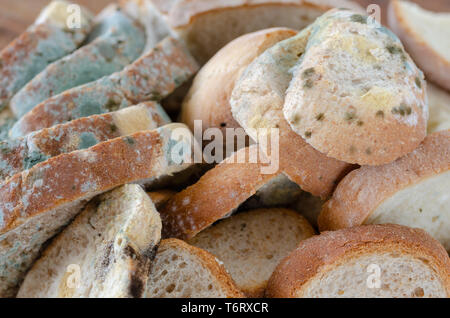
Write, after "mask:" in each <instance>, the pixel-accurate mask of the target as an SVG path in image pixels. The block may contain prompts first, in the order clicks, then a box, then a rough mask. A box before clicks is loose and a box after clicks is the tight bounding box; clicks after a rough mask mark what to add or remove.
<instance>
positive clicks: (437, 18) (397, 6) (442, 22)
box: [388, 0, 450, 90]
mask: <svg viewBox="0 0 450 318" xmlns="http://www.w3.org/2000/svg"><path fill="white" fill-rule="evenodd" d="M388 24H389V27H390V28H392V30H393V31H394V32H395V33H396V34H397V35H398V36H399V37H400V39H401V40H402V42H403V43H404V44H405V47H406V49H407V50H408V52H409V54H411V56H412V57H413V59H414V61H416V63H417V64H418V65H419V67H420V68H421V69H422V70H423V71H424V72H425V75H426V76H427V78H428V79H430V80H431V81H433V82H435V83H437V84H439V85H441V86H442V87H444V88H446V89H448V90H450V13H448V12H440V13H436V12H431V11H427V10H425V9H423V8H421V7H420V6H419V5H417V4H415V3H412V2H409V1H399V0H393V1H391V2H390V6H389V8H388Z"/></svg>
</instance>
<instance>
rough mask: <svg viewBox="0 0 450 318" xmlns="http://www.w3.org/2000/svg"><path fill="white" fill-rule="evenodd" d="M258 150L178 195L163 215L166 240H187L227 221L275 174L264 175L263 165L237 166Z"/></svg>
mask: <svg viewBox="0 0 450 318" xmlns="http://www.w3.org/2000/svg"><path fill="white" fill-rule="evenodd" d="M257 153H258V147H257V146H255V145H253V146H250V147H248V148H243V149H241V150H239V151H238V152H236V153H234V154H233V155H232V156H230V157H229V158H227V159H226V160H224V161H223V162H222V163H220V164H219V165H218V166H216V167H215V168H213V169H212V170H210V171H208V172H207V173H206V174H205V175H204V176H203V177H202V178H201V179H200V180H199V181H198V182H197V183H196V184H194V185H192V186H190V187H188V188H187V189H185V190H183V191H181V192H180V193H178V194H177V195H175V196H174V197H173V198H172V199H171V200H170V201H169V202H168V203H167V204H166V205H165V206H164V207H163V208H162V210H161V211H160V212H161V219H162V221H163V238H170V237H175V238H180V239H183V240H188V239H190V238H192V237H194V236H195V235H196V234H197V233H199V232H200V231H202V230H203V229H205V228H207V227H208V226H210V225H211V224H213V223H214V222H216V221H218V220H220V219H222V218H224V217H225V216H227V215H228V214H230V213H232V212H233V211H234V210H235V209H237V208H238V207H239V205H240V204H241V203H243V202H244V201H245V200H247V199H248V198H249V197H251V196H252V195H254V194H255V193H256V191H257V190H258V189H259V188H260V187H262V186H263V185H264V184H265V183H267V181H269V180H270V179H272V178H273V177H275V176H276V174H262V173H261V167H263V164H261V163H249V161H248V160H246V161H245V163H235V162H236V161H237V160H236V159H237V158H239V157H240V156H243V155H245V156H246V158H249V155H252V156H254V155H255V154H257Z"/></svg>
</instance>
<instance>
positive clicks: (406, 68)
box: [283, 9, 428, 165]
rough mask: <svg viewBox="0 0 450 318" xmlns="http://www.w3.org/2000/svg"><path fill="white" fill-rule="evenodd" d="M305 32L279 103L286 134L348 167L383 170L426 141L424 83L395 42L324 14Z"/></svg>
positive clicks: (336, 13)
mask: <svg viewBox="0 0 450 318" xmlns="http://www.w3.org/2000/svg"><path fill="white" fill-rule="evenodd" d="M309 28H311V30H310V32H309V34H308V35H307V36H308V38H307V44H306V49H305V51H304V52H303V54H302V55H301V57H300V59H298V58H297V60H298V62H297V64H296V65H295V69H294V70H292V80H291V82H290V84H289V88H288V89H287V90H286V95H285V100H284V106H283V113H284V117H285V118H286V120H287V121H288V122H289V124H290V127H291V128H292V129H293V130H294V131H295V132H296V133H297V134H299V135H300V136H302V137H303V138H304V139H305V140H306V142H307V143H308V144H310V145H311V146H312V147H314V148H315V149H316V150H318V151H320V152H321V153H323V154H325V155H326V156H328V157H331V158H336V159H338V160H341V161H344V162H348V163H352V164H359V165H381V164H386V163H389V162H392V161H394V160H396V159H398V158H400V157H401V156H404V155H406V154H407V153H410V152H411V151H413V150H414V149H415V148H417V147H418V145H419V144H420V143H421V142H422V140H423V139H424V138H425V136H426V125H427V120H428V104H427V98H426V87H425V86H426V83H425V81H424V79H423V73H422V72H421V71H420V70H419V69H418V68H417V66H416V65H415V64H414V62H413V61H412V60H411V58H410V57H409V55H408V54H407V53H406V52H405V51H404V49H403V45H402V43H401V42H400V40H399V39H398V38H397V37H396V36H395V35H394V34H393V33H392V32H391V31H389V30H388V29H386V28H385V27H383V26H381V25H380V24H378V23H377V22H372V21H371V20H370V19H369V17H367V16H365V15H361V14H358V13H355V12H353V11H350V10H338V9H335V10H331V11H329V12H327V13H326V14H324V15H323V16H321V17H320V18H318V19H317V20H316V21H315V22H314V23H313V24H312V25H311V26H310V27H309ZM288 41H289V40H288ZM292 41H294V40H292ZM299 41H304V39H303V38H301V35H299ZM285 43H286V46H287V44H288V42H285Z"/></svg>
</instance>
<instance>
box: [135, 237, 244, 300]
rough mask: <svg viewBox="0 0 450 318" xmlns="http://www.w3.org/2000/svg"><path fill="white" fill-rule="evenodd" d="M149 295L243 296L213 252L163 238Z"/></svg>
mask: <svg viewBox="0 0 450 318" xmlns="http://www.w3.org/2000/svg"><path fill="white" fill-rule="evenodd" d="M144 297H145V298H242V297H243V295H242V293H241V292H240V291H239V289H238V288H237V287H236V285H235V283H234V282H233V280H232V279H231V277H230V276H229V275H228V273H227V272H226V270H225V268H224V267H223V265H221V263H220V261H218V260H217V259H216V258H215V257H214V256H213V255H211V254H210V253H208V252H206V251H205V250H202V249H200V248H197V247H194V246H191V245H189V244H186V243H185V242H183V241H180V240H177V239H168V240H163V241H161V245H160V246H159V248H158V253H157V254H156V257H155V260H154V262H153V264H152V269H151V272H150V276H149V278H148V281H147V287H146V289H145V293H144Z"/></svg>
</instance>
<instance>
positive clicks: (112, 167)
mask: <svg viewBox="0 0 450 318" xmlns="http://www.w3.org/2000/svg"><path fill="white" fill-rule="evenodd" d="M178 128H183V133H187V132H188V131H189V129H188V128H187V127H186V126H184V125H181V124H171V125H168V126H164V127H162V128H160V129H157V130H154V131H143V132H138V133H136V134H133V135H130V136H126V137H120V138H116V139H113V140H109V141H106V142H103V143H100V144H98V145H95V146H94V147H91V148H89V149H87V150H80V151H75V152H72V153H69V154H62V155H59V156H57V157H54V158H50V159H48V160H47V161H45V162H43V163H40V164H38V165H36V166H34V167H33V168H31V169H30V170H27V171H24V172H22V173H19V174H16V175H15V176H13V177H12V178H10V179H8V180H7V181H6V182H4V183H2V184H0V197H1V198H2V200H1V201H0V250H1V253H0V265H1V266H2V268H3V271H2V273H1V275H0V282H1V283H2V284H0V297H4V296H12V294H13V293H14V290H15V288H16V287H17V284H18V283H20V280H21V279H22V278H23V275H24V273H25V272H26V271H27V269H28V268H29V266H30V265H31V264H32V262H33V260H34V259H35V258H36V257H37V256H38V253H39V250H40V248H41V246H42V244H43V243H44V242H45V241H47V240H48V239H50V238H51V237H52V236H53V235H55V234H56V233H57V232H58V230H59V229H60V228H61V227H62V226H64V225H66V224H67V223H68V222H69V221H70V219H71V218H72V217H74V216H75V215H76V214H78V213H79V212H80V210H81V209H82V208H83V206H84V205H85V204H86V203H87V202H88V201H89V200H91V199H92V198H93V197H95V196H96V195H99V194H101V193H104V192H106V191H109V190H112V189H114V188H116V187H118V186H120V185H123V184H127V183H138V184H143V185H151V184H153V183H154V182H155V181H158V179H160V178H164V177H167V176H172V175H173V174H175V173H177V172H180V171H183V170H185V169H187V168H189V167H190V166H192V158H190V154H189V153H186V152H184V153H183V157H180V158H177V157H172V150H173V147H178V146H181V147H183V149H186V147H189V146H192V145H191V144H188V141H187V140H186V139H184V138H183V140H182V141H181V140H179V139H177V140H174V139H172V137H173V136H172V134H173V132H174V130H175V129H178ZM180 132H181V131H180ZM177 134H178V131H177ZM189 134H190V133H189ZM177 137H181V136H177ZM187 137H189V139H190V140H189V143H191V142H192V140H193V139H194V138H193V136H192V135H190V136H187ZM180 143H182V144H180ZM180 155H181V154H180ZM179 160H182V162H179Z"/></svg>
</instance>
